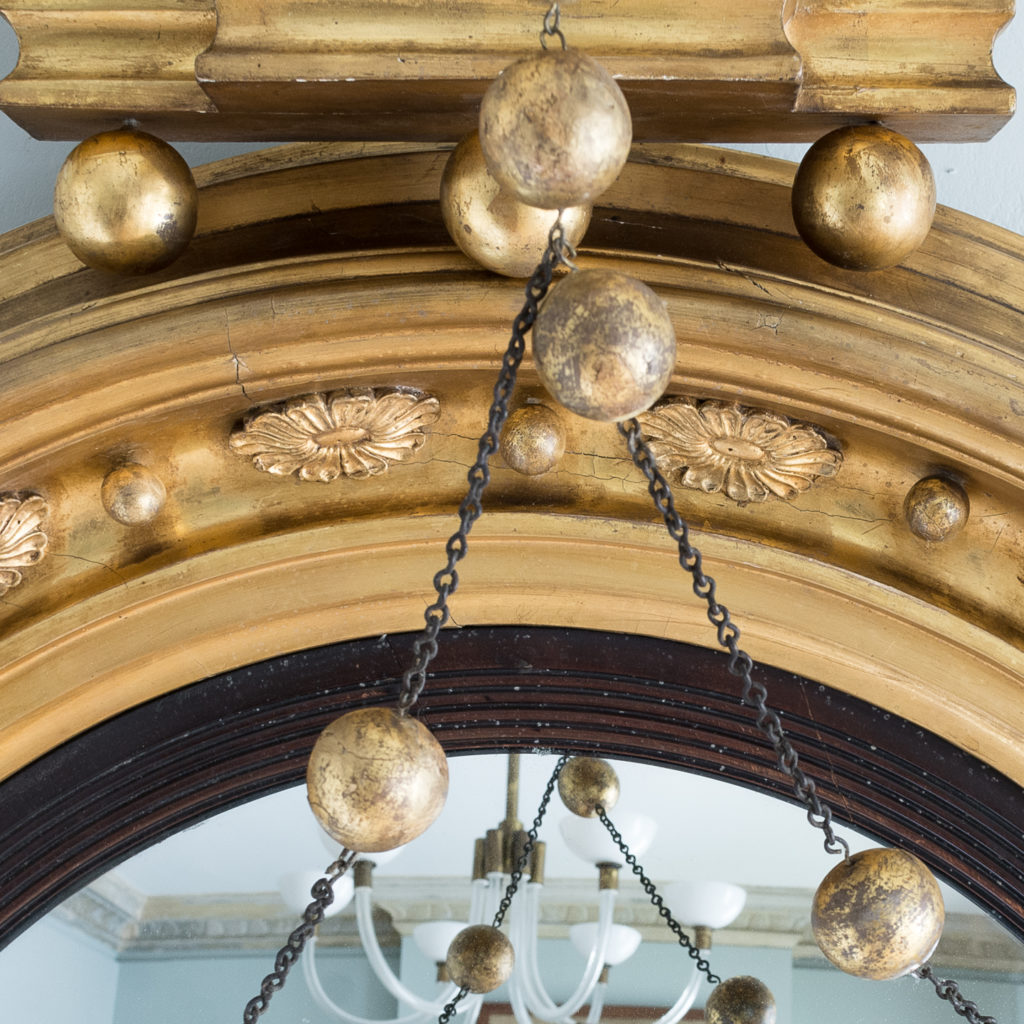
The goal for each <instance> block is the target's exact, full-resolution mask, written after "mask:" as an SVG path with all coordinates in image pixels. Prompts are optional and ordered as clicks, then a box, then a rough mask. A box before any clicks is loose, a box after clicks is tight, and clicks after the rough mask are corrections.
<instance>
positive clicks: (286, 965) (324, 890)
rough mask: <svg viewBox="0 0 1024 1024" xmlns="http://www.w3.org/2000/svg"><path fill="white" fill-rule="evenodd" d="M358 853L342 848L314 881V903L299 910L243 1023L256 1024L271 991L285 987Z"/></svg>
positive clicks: (244, 1011) (270, 996) (250, 1004)
mask: <svg viewBox="0 0 1024 1024" xmlns="http://www.w3.org/2000/svg"><path fill="white" fill-rule="evenodd" d="M356 856H357V854H356V853H355V852H354V851H352V850H345V849H343V850H342V851H341V854H340V855H339V857H338V859H337V860H336V861H334V863H333V864H331V865H330V866H329V867H328V868H327V871H326V873H325V877H324V878H319V879H317V881H316V882H314V883H313V887H312V889H311V890H310V895H311V896H312V897H313V902H312V903H310V904H309V906H308V907H306V909H305V910H304V911H303V912H302V924H300V925H299V926H298V928H296V929H295V930H294V931H293V932H292V933H291V935H289V936H288V939H287V941H286V942H285V944H284V945H283V946H282V947H281V948H280V950H278V953H277V956H276V957H275V958H274V970H273V971H272V972H271V973H270V974H268V975H267V976H266V977H265V978H264V979H263V981H262V982H261V984H260V993H259V995H258V996H253V998H252V999H250V1000H249V1002H248V1003H246V1004H245V1010H243V1011H242V1024H255V1022H256V1021H257V1020H258V1019H259V1018H260V1017H261V1016H262V1015H263V1012H264V1011H265V1010H266V1008H267V1005H268V1004H269V1003H270V1000H271V998H272V997H273V995H274V993H275V992H276V991H277V990H278V989H279V988H284V983H285V980H286V979H287V977H288V972H289V971H290V970H291V969H292V967H293V966H294V964H295V962H296V961H297V960H298V959H299V957H300V956H301V955H302V951H303V950H304V949H305V948H306V943H307V942H308V941H309V940H310V939H311V938H312V937H313V933H314V932H315V931H316V926H317V925H318V924H319V923H320V922H321V921H322V920H323V919H324V911H326V909H327V908H328V907H329V906H330V905H331V904H332V903H333V902H334V883H335V882H336V881H337V880H338V879H339V878H341V876H342V875H343V874H345V872H346V871H348V869H349V868H350V867H351V866H352V862H353V861H354V860H355V859H356Z"/></svg>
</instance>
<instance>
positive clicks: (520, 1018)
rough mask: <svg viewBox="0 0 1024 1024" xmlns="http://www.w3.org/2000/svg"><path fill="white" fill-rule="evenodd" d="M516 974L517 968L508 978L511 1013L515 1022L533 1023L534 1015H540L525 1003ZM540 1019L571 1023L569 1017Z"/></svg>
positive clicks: (522, 987)
mask: <svg viewBox="0 0 1024 1024" xmlns="http://www.w3.org/2000/svg"><path fill="white" fill-rule="evenodd" d="M518 974H519V970H518V968H517V969H516V970H514V971H513V972H512V976H511V977H510V978H509V979H508V981H509V985H508V994H509V1003H510V1004H511V1006H512V1015H513V1016H514V1017H515V1019H516V1024H533V1019H534V1017H540V1015H539V1014H538V1013H536V1011H535V1010H533V1008H532V1007H530V1006H529V1004H528V1003H527V999H526V993H525V991H524V986H523V984H522V979H521V978H518V979H517V977H516V976H517V975H518ZM541 1019H542V1020H545V1021H549V1022H550V1024H573V1021H572V1019H571V1018H569V1017H558V1018H554V1019H553V1020H552V1019H551V1018H548V1017H542V1018H541Z"/></svg>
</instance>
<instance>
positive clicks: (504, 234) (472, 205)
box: [441, 132, 591, 277]
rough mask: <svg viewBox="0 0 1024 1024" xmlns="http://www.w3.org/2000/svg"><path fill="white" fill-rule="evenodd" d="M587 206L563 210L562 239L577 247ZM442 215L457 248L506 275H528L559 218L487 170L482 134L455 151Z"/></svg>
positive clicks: (445, 183) (447, 175)
mask: <svg viewBox="0 0 1024 1024" xmlns="http://www.w3.org/2000/svg"><path fill="white" fill-rule="evenodd" d="M590 213H591V207H590V206H589V205H583V206H572V207H569V208H568V209H566V210H563V211H562V227H563V228H564V230H565V237H566V241H568V243H569V244H570V245H572V246H574V247H575V246H577V245H579V243H580V240H581V239H582V238H583V234H584V232H585V231H586V230H587V225H588V224H589V223H590ZM441 214H442V216H443V217H444V225H445V227H446V228H447V229H448V234H450V235H451V236H452V240H453V241H454V242H455V244H456V245H457V246H458V247H459V248H460V249H461V250H462V251H463V252H464V253H465V254H466V255H467V256H468V257H469V258H470V259H472V260H475V261H476V262H477V263H479V264H480V265H481V266H482V267H486V268H487V269H488V270H493V271H494V272H495V273H496V274H504V275H505V276H506V277H529V276H530V275H531V274H532V273H533V271H534V270H535V269H536V267H537V264H538V263H540V260H541V257H542V256H543V255H544V250H545V249H547V246H548V234H549V233H550V231H551V228H552V225H553V224H554V223H555V221H556V219H557V217H558V214H557V213H555V212H554V211H552V210H541V209H538V208H537V207H536V206H528V205H527V204H526V203H524V202H523V201H522V200H521V199H519V198H517V197H516V196H515V195H514V194H513V193H512V192H509V191H508V190H507V189H504V188H502V187H501V185H499V184H498V182H497V179H496V178H495V177H494V176H493V175H492V174H491V172H490V171H489V170H488V169H487V162H486V161H485V160H484V153H483V150H482V149H481V148H480V136H479V134H478V133H477V132H473V134H472V135H469V136H467V137H466V138H465V139H463V140H462V142H460V143H459V144H458V146H456V147H455V149H454V150H453V151H452V155H451V156H450V157H449V158H448V163H447V164H445V168H444V174H443V175H442V176H441Z"/></svg>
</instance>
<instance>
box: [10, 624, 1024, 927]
mask: <svg viewBox="0 0 1024 1024" xmlns="http://www.w3.org/2000/svg"><path fill="white" fill-rule="evenodd" d="M414 637H415V634H406V635H401V636H383V637H379V638H374V639H363V640H355V641H348V642H345V643H338V644H334V645H330V646H325V647H320V648H315V649H311V650H306V651H301V652H299V653H296V654H291V655H285V656H282V657H278V658H273V659H269V660H267V661H263V662H259V663H257V664H254V665H250V666H247V667H244V668H239V669H236V670H234V671H231V672H227V673H224V674H222V675H218V676H214V677H212V678H210V679H207V680H205V681H203V682H200V683H195V684H193V685H191V686H187V687H184V688H182V689H180V690H177V691H174V692H172V693H170V694H167V695H166V696H163V697H160V698H158V699H156V700H153V701H150V702H148V703H146V704H144V705H141V706H139V707H136V708H134V709H132V710H130V711H127V712H125V713H123V714H121V715H119V716H117V717H116V718H113V719H111V720H109V721H107V722H104V723H102V724H101V725H98V726H96V727H95V728H93V729H91V730H89V731H87V732H85V733H83V734H82V735H80V736H78V737H76V738H75V739H73V740H71V741H69V742H68V743H66V744H64V745H63V746H61V747H59V748H57V749H55V750H54V751H52V752H51V753H49V754H47V755H46V756H44V757H42V758H40V759H39V760H37V761H35V762H34V763H32V764H31V765H28V766H27V767H26V768H24V769H23V770H22V771H20V772H18V773H17V774H15V775H14V776H12V777H11V778H9V779H8V780H6V781H5V782H4V783H3V784H0V822H3V823H4V826H3V829H2V834H0V892H3V894H4V899H3V904H2V906H0V947H2V946H3V945H4V944H6V942H8V941H10V940H11V939H12V938H14V936H15V935H17V934H18V933H19V932H20V931H21V930H23V929H24V928H26V927H27V926H28V925H30V924H31V923H32V922H33V921H35V920H37V919H38V918H39V917H40V916H41V915H43V914H44V913H46V912H47V911H48V910H50V909H51V908H52V907H54V906H55V905H56V904H57V903H59V902H60V901H61V900H62V899H64V898H65V897H66V896H68V895H70V894H71V893H72V892H73V891H75V890H76V889H78V888H80V887H81V886H83V885H85V884H87V883H88V882H89V881H91V880H92V879H93V878H95V877H97V876H98V875H100V874H101V873H103V872H104V871H106V870H108V869H109V868H111V867H113V866H114V865H115V864H117V863H118V862H119V861H121V860H123V859H124V858H126V857H128V856H129V855H131V854H132V853H134V852H137V851H139V850H141V849H143V848H145V847H146V846H149V845H151V844H152V843H154V842H156V841H158V840H159V839H162V838H164V837H165V836H167V835H169V834H171V833H172V832H175V831H177V830H179V829H181V828H183V827H185V826H187V825H191V824H194V823H196V822H198V821H200V820H202V819H203V818H205V817H208V816H209V815H211V814H214V813H216V812H218V811H221V810H224V809H226V808H228V807H230V806H233V805H235V804H238V803H242V802H244V801H246V800H250V799H253V798H254V797H256V796H259V795H261V794H264V793H268V792H271V791H273V790H276V789H280V788H283V787H285V786H288V785H292V784H295V783H296V782H298V781H300V780H301V779H302V778H303V775H304V772H305V762H306V758H307V756H308V754H309V751H310V749H311V747H312V745H313V742H314V740H315V739H316V736H317V735H318V734H319V732H320V730H321V729H322V728H323V727H324V726H325V725H326V724H327V723H328V722H329V721H330V720H331V719H333V718H334V717H336V716H337V715H338V714H341V713H342V712H344V711H345V710H348V709H350V708H353V707H356V706H364V705H368V704H373V703H390V702H391V701H393V700H394V697H395V694H396V693H397V684H398V679H399V678H400V676H401V673H402V671H403V670H404V668H405V667H406V666H407V665H408V664H409V663H410V653H409V647H410V644H411V641H412V639H414ZM726 661H727V659H726V657H725V656H723V655H720V654H719V653H717V652H714V651H709V650H707V649H705V648H701V647H695V646H690V645H687V644H681V643H676V642H673V641H667V640H658V639H653V638H650V637H643V636H635V635H631V634H618V633H602V632H593V631H586V630H572V629H560V628H558V629H556V628H537V627H513V626H497V627H472V628H465V629H458V630H449V631H446V632H445V633H444V634H443V635H442V638H441V645H440V653H439V654H438V657H437V659H436V660H435V661H434V663H433V665H432V673H431V679H430V682H429V684H428V686H427V688H426V690H425V691H424V693H423V696H422V697H421V699H420V702H419V705H418V707H419V715H420V717H421V718H422V719H423V720H424V722H425V723H426V724H428V725H429V726H430V728H431V729H432V730H433V731H434V733H435V735H437V737H438V739H439V740H440V741H441V743H442V744H443V745H444V747H445V749H446V750H447V751H448V752H449V753H450V754H459V753H480V752H487V751H496V750H507V749H518V750H529V749H534V748H539V749H546V750H564V751H571V752H578V753H587V752H598V753H600V754H603V755H606V756H609V757H616V758H624V759H630V760H636V761H643V762H647V763H652V764H658V765H662V766H665V767H672V768H677V769H681V770H684V771H693V772H698V773H700V774H703V775H708V776H712V777H716V778H722V779H725V780H727V781H730V782H735V783H739V784H742V785H745V786H749V787H751V788H753V789H757V790H761V791H764V792H767V793H770V794H772V795H775V796H779V797H782V798H784V799H791V798H792V797H791V793H790V789H789V783H788V780H786V779H785V778H784V777H783V776H782V775H781V773H780V772H779V771H778V769H777V768H776V766H775V761H774V755H773V753H772V750H771V747H770V746H769V744H768V742H767V741H766V740H764V739H763V738H762V737H761V735H760V734H759V733H758V732H757V730H756V728H755V726H754V721H753V712H752V711H751V709H749V708H747V707H745V706H743V705H741V703H740V700H739V683H738V681H737V680H735V679H734V678H733V677H732V676H730V675H729V674H728V672H727V669H726ZM755 674H756V676H757V678H759V679H760V680H761V681H762V682H763V683H764V684H765V685H766V686H767V687H768V691H769V705H770V706H771V707H773V708H774V709H775V710H776V711H778V712H779V713H780V714H781V716H782V720H783V724H784V726H785V728H786V730H787V731H788V733H789V735H790V737H791V738H792V740H793V743H794V746H795V747H796V748H797V750H798V752H799V753H800V755H801V760H802V763H803V765H804V768H805V770H806V771H807V772H808V774H810V775H811V776H812V777H813V778H814V779H815V781H816V782H817V783H818V787H819V792H820V793H821V795H822V797H823V798H824V799H825V800H827V801H828V802H829V803H830V804H831V805H832V808H833V810H834V812H835V815H836V818H837V819H838V820H840V821H846V822H848V823H849V824H851V825H853V826H855V827H857V828H859V829H861V830H863V831H865V832H868V833H871V834H873V835H875V836H877V837H878V838H879V839H880V840H881V841H883V842H885V843H890V844H893V845H899V846H901V847H903V848H904V849H907V850H910V851H911V852H913V853H915V854H917V855H918V856H919V857H921V858H922V860H924V861H925V862H926V863H928V864H929V865H930V866H931V867H932V868H934V869H935V870H936V871H937V872H939V873H941V874H942V875H943V876H944V878H945V879H946V880H948V881H949V882H951V883H952V884H953V885H954V886H956V887H957V888H959V889H961V890H962V891H964V892H966V893H967V894H968V895H969V896H970V897H971V898H972V899H973V900H974V901H975V902H976V903H978V904H979V905H980V906H981V907H983V908H984V909H985V910H987V911H988V912H990V913H991V914H992V915H994V916H995V917H996V918H997V919H998V920H999V921H1000V922H1001V923H1003V924H1004V925H1006V926H1007V927H1008V928H1009V929H1010V930H1011V931H1013V932H1014V933H1015V934H1016V935H1017V936H1018V937H1021V938H1024V901H1022V897H1021V893H1022V892H1024V853H1022V851H1021V849H1020V845H1019V842H1018V841H1019V839H1020V837H1021V836H1022V835H1024V794H1022V792H1021V790H1020V788H1019V787H1017V786H1016V785H1015V784H1014V783H1012V782H1011V781H1010V780H1009V779H1007V778H1006V777H1005V776H1003V775H1001V774H1000V773H998V772H996V771H995V770H994V769H992V768H991V767H989V766H988V765H986V764H985V763H984V762H983V761H980V760H978V759H977V758H975V757H973V756H971V755H970V754H968V753H966V752H964V751H962V750H960V749H959V748H956V747H954V746H953V745H951V744H950V743H948V742H947V741H945V740H943V739H941V738H939V737H938V736H935V735H934V734H932V733H929V732H926V731H925V730H923V729H921V728H919V727H918V726H917V725H915V724H914V723H913V722H909V721H907V720H905V719H902V718H899V717H898V716H896V715H892V714H890V713H888V712H885V711H883V710H881V709H879V708H877V707H874V706H872V705H869V704H866V703H865V702H863V701H861V700H858V699H856V698H854V697H850V696H847V695H846V694H844V693H841V692H839V691H837V690H834V689H831V688H830V687H828V686H825V685H823V684H820V683H817V682H812V681H810V680H807V679H803V678H801V677H798V676H795V675H792V674H791V673H788V672H784V671H781V670H779V669H774V668H770V667H766V666H758V667H757V669H756V670H755ZM267 827H268V828H273V822H272V821H268V822H267ZM256 839H257V837H254V840H256ZM750 839H751V843H750V847H751V855H752V856H755V855H756V852H755V851H756V836H751V837H750ZM803 841H806V842H818V841H820V833H819V832H817V831H812V830H811V829H810V827H808V835H806V836H804V837H803ZM818 881H819V880H818V879H808V883H807V884H808V885H809V886H812V885H815V884H817V882H818Z"/></svg>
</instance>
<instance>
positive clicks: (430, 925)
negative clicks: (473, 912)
mask: <svg viewBox="0 0 1024 1024" xmlns="http://www.w3.org/2000/svg"><path fill="white" fill-rule="evenodd" d="M467 927H468V924H467V923H466V922H465V921H425V922H424V923H423V924H418V925H416V927H415V928H414V929H413V930H412V940H413V942H415V943H416V948H417V949H418V950H419V951H420V952H421V953H422V954H423V955H424V956H425V957H426V958H427V959H428V960H430V961H432V962H433V963H435V964H443V963H444V962H445V960H446V959H447V958H448V947H449V946H450V945H451V944H452V942H453V941H454V940H455V936H456V935H458V934H459V932H461V931H462V930H463V928H467Z"/></svg>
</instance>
